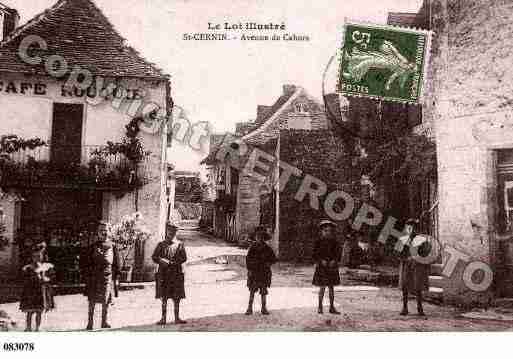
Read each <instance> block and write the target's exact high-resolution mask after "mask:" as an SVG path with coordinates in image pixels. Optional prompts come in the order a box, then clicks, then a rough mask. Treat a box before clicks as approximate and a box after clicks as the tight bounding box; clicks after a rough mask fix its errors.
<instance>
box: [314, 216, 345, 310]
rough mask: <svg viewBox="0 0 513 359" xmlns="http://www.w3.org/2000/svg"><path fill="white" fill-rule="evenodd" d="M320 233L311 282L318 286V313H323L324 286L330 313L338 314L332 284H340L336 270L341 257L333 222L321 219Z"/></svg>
mask: <svg viewBox="0 0 513 359" xmlns="http://www.w3.org/2000/svg"><path fill="white" fill-rule="evenodd" d="M319 228H320V231H321V234H320V237H319V238H318V239H317V240H316V241H315V245H314V250H313V260H314V262H315V263H316V267H315V273H314V277H313V281H312V284H313V285H315V286H318V287H319V308H318V313H319V314H322V313H323V300H324V292H325V291H326V287H328V290H329V297H330V313H331V314H340V312H339V311H338V310H337V309H336V308H335V290H334V286H336V285H339V284H340V274H339V271H338V267H339V263H340V260H341V257H342V250H341V247H340V244H339V243H338V241H337V239H336V238H335V233H334V230H335V224H334V223H333V222H331V221H322V222H321V223H320V225H319Z"/></svg>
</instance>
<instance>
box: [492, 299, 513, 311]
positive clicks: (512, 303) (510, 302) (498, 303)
mask: <svg viewBox="0 0 513 359" xmlns="http://www.w3.org/2000/svg"><path fill="white" fill-rule="evenodd" d="M492 306H493V307H501V308H506V309H513V298H497V299H495V300H494V301H493V303H492Z"/></svg>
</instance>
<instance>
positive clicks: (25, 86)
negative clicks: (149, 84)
mask: <svg viewBox="0 0 513 359" xmlns="http://www.w3.org/2000/svg"><path fill="white" fill-rule="evenodd" d="M142 92H143V91H142V90H141V89H139V88H137V89H128V88H124V87H122V86H116V85H114V84H110V85H107V86H106V88H103V89H101V90H100V91H98V90H97V89H96V87H95V86H94V85H92V86H90V87H89V88H87V89H82V88H79V87H76V86H74V87H69V86H66V85H65V84H62V85H61V86H60V88H59V90H58V93H59V95H60V96H61V97H64V98H84V97H88V98H96V97H98V96H102V97H106V98H108V97H110V98H120V99H126V100H141V99H142V98H143V93H142ZM48 93H49V85H48V84H47V83H44V82H41V81H5V80H0V95H2V94H8V95H21V96H48Z"/></svg>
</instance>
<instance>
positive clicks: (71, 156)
mask: <svg viewBox="0 0 513 359" xmlns="http://www.w3.org/2000/svg"><path fill="white" fill-rule="evenodd" d="M83 113H84V105H81V104H68V103H54V105H53V122H52V142H51V144H50V153H51V154H50V156H51V157H50V160H51V161H52V162H53V163H59V164H65V165H66V164H78V163H80V160H81V154H82V148H81V146H82V123H83Z"/></svg>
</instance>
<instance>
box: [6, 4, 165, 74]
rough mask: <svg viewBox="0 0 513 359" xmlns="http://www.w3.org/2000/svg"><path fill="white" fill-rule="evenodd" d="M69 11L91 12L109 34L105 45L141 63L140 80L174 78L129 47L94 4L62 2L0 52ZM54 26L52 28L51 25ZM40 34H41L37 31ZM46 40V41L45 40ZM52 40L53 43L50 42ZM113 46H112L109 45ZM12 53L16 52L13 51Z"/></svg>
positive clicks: (8, 41)
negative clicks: (34, 29) (144, 78)
mask: <svg viewBox="0 0 513 359" xmlns="http://www.w3.org/2000/svg"><path fill="white" fill-rule="evenodd" d="M66 11H70V12H71V13H73V12H76V11H78V12H79V14H81V13H82V12H84V11H85V12H88V13H89V14H90V17H91V18H92V19H94V21H96V23H97V24H98V26H100V27H101V30H102V32H105V33H107V34H108V36H109V37H110V39H109V40H108V41H107V42H104V43H105V44H107V45H108V46H114V47H113V48H115V49H117V50H119V51H120V52H122V53H124V55H123V56H125V57H127V58H133V59H134V61H137V62H138V65H137V66H138V67H139V71H140V74H137V75H136V76H141V77H155V78H167V79H169V78H170V76H169V75H168V74H166V73H165V72H164V70H163V69H162V68H161V67H159V66H158V65H157V64H156V63H154V62H151V61H149V60H148V59H147V58H145V57H144V56H143V55H141V53H140V52H139V51H137V50H136V49H135V48H134V47H133V46H131V45H130V44H129V41H128V40H127V39H126V38H125V37H124V36H123V35H122V34H121V33H120V32H119V31H118V29H117V28H116V27H115V26H114V24H113V23H112V22H111V21H110V19H109V18H108V17H107V15H105V14H104V13H103V12H102V10H101V9H100V8H99V7H98V6H97V5H96V3H95V2H94V1H93V0H58V1H57V2H56V3H55V4H54V5H53V6H51V7H49V8H47V9H45V10H44V11H43V12H41V13H39V14H37V15H36V16H34V17H33V18H32V19H30V20H29V21H27V22H26V23H25V24H23V25H22V26H19V27H18V28H16V29H15V30H14V31H13V32H12V33H11V34H10V35H8V36H7V37H6V38H5V39H4V40H3V41H1V42H0V50H2V49H6V50H8V49H9V47H10V46H12V44H13V43H14V42H15V41H19V40H20V38H21V37H23V35H24V34H28V35H30V34H31V31H30V30H31V29H32V28H34V27H36V29H38V28H39V27H41V26H43V28H44V26H46V25H47V24H51V23H52V22H54V21H55V19H59V18H60V17H62V16H65V15H63V14H64V13H65V12H66ZM67 21H70V22H71V23H73V22H74V18H73V17H71V18H69V19H68V20H67ZM78 21H79V20H78ZM49 26H51V25H49ZM35 32H36V34H37V33H38V31H37V30H36V31H35ZM45 40H46V39H45ZM48 40H50V39H48ZM63 41H65V40H63ZM109 42H110V43H109ZM9 51H14V50H13V49H10V50H9Z"/></svg>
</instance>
